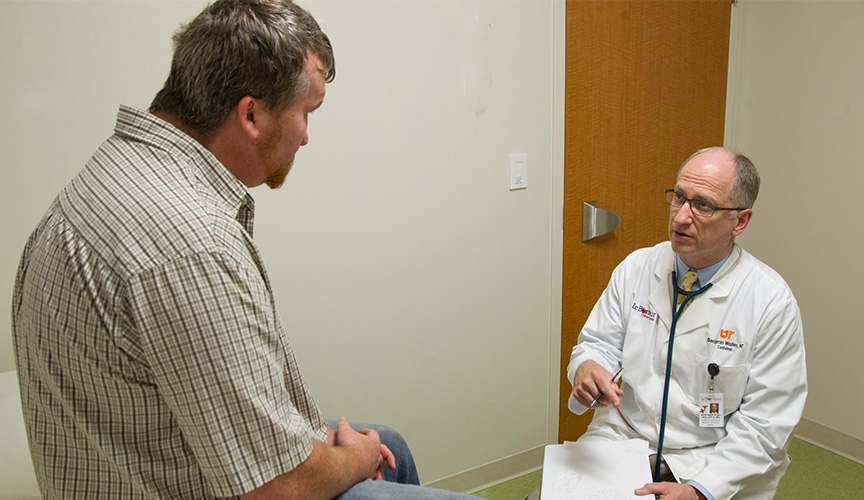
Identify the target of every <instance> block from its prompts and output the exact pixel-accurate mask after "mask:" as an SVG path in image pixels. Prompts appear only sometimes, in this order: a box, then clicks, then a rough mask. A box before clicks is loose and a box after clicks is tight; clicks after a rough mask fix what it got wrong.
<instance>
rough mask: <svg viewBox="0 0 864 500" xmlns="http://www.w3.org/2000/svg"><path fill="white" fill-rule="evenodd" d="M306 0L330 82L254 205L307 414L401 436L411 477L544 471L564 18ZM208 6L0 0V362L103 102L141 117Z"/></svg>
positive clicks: (518, 5)
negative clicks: (302, 138) (274, 185)
mask: <svg viewBox="0 0 864 500" xmlns="http://www.w3.org/2000/svg"><path fill="white" fill-rule="evenodd" d="M300 3H301V5H304V6H305V7H306V8H307V9H309V10H310V11H311V12H312V13H313V15H315V16H316V18H317V19H318V20H319V22H320V23H321V25H322V27H323V28H324V30H325V31H326V32H327V33H328V34H329V35H330V37H331V39H332V41H333V44H334V46H335V50H336V61H337V78H336V80H335V82H334V83H333V84H332V85H330V86H329V87H328V89H327V98H326V100H325V103H324V106H323V107H322V108H321V109H320V110H318V111H316V112H315V113H314V115H312V117H311V125H310V139H311V142H310V144H309V145H308V146H307V147H306V148H304V149H303V150H302V151H301V152H300V154H299V155H298V161H297V164H296V165H295V168H294V170H293V171H292V173H291V175H290V176H289V179H288V181H287V183H286V185H285V187H284V188H282V189H281V190H279V191H274V192H270V191H267V190H266V188H259V189H256V190H254V191H253V194H254V196H255V197H256V201H257V219H256V240H257V242H258V244H259V246H260V249H261V251H262V254H263V255H264V258H265V261H266V262H267V264H268V268H269V272H270V276H271V278H272V280H273V282H274V289H275V294H276V299H277V303H278V304H279V308H280V312H281V315H282V317H283V320H284V322H285V324H286V327H287V330H288V332H289V337H290V340H291V342H292V344H293V345H294V348H295V350H296V352H297V356H298V358H299V360H300V363H301V368H302V369H303V371H304V374H305V375H306V377H307V379H308V380H309V382H310V384H311V386H312V389H313V391H314V392H315V393H316V395H317V398H318V402H319V403H320V405H321V407H322V408H323V410H324V412H325V413H326V414H327V415H328V416H332V417H338V416H347V417H349V418H351V419H353V420H359V421H372V422H377V423H385V424H389V425H392V426H394V427H396V428H398V429H401V430H402V431H403V432H404V434H405V435H406V437H407V438H408V440H409V442H410V443H411V444H412V446H413V448H414V451H415V454H416V457H417V459H418V465H419V467H420V471H421V479H422V480H423V481H424V482H430V481H438V480H441V479H442V478H447V477H448V476H451V475H453V474H457V473H463V472H465V471H472V470H473V471H474V472H475V473H474V475H473V476H472V475H471V473H469V474H468V476H470V477H469V480H468V481H467V482H466V481H462V482H458V481H456V482H453V481H452V478H451V480H446V479H445V480H444V481H443V482H439V484H442V485H444V486H448V485H451V486H452V485H455V486H456V487H458V488H465V489H467V488H469V487H471V486H472V485H473V484H471V483H472V481H473V482H474V483H477V482H483V481H484V480H486V479H485V478H486V477H487V476H489V475H490V474H491V476H489V480H493V479H499V478H500V477H501V474H502V471H504V472H503V473H506V472H507V471H508V470H512V472H518V471H521V470H524V468H526V467H529V466H536V465H539V460H540V458H541V457H542V448H540V447H542V446H543V445H545V444H546V443H547V442H548V441H549V439H550V438H549V436H550V434H551V435H552V436H553V439H554V432H555V429H554V424H555V418H554V417H553V415H555V414H556V411H557V410H555V409H554V408H557V406H556V403H555V402H554V401H553V400H550V398H549V395H550V394H553V395H554V394H555V393H556V389H554V385H555V384H557V379H558V374H557V367H556V369H552V368H551V361H550V360H557V357H556V356H557V349H558V346H557V340H555V339H556V338H557V335H558V333H557V322H558V321H559V320H558V314H559V312H558V311H559V306H557V304H558V303H559V302H560V300H559V299H558V298H557V294H556V292H555V291H556V290H559V292H558V293H560V284H559V282H558V277H557V276H558V274H556V271H555V269H556V268H558V267H560V264H559V261H560V256H559V257H557V258H553V255H555V254H556V250H555V248H556V247H555V245H556V244H558V243H556V241H559V240H560V238H559V236H558V235H559V233H560V229H557V230H556V229H553V224H556V225H557V228H560V201H559V202H558V205H557V207H558V208H554V209H553V199H555V194H554V193H555V192H556V189H557V190H558V191H557V192H560V185H559V186H557V187H556V186H555V185H554V183H555V176H556V175H557V176H558V179H559V182H560V171H561V169H560V168H558V169H557V170H555V169H553V162H554V161H559V162H560V161H561V156H562V155H561V154H560V153H559V152H557V151H558V149H560V148H556V147H553V138H554V137H560V127H559V126H558V125H556V123H560V112H553V99H555V95H557V94H556V93H555V92H558V90H556V88H559V87H558V84H556V83H555V82H553V71H554V70H553V57H555V56H556V54H558V55H559V56H560V54H561V51H560V47H561V46H560V45H559V46H558V48H556V47H553V38H554V37H555V36H556V35H555V33H556V29H557V28H555V24H556V22H558V23H559V24H560V22H559V21H556V19H558V20H560V19H563V16H558V17H554V16H553V11H556V10H557V11H562V10H563V9H562V4H560V2H559V3H558V4H554V3H553V2H552V1H551V0H521V1H495V2H489V1H482V0H481V1H458V2H456V1H444V0H441V1H435V0H425V1H398V2H397V1H378V0H362V1H333V0H307V1H305V2H304V1H301V2H300ZM202 5H203V2H200V1H191V2H188V1H183V2H181V1H171V2H167V1H161V2H152V1H111V2H106V1H102V2H83V1H52V2H36V1H25V2H8V1H3V2H0V60H2V69H0V89H2V92H0V109H3V111H4V119H3V120H0V150H2V151H3V158H4V160H3V167H2V168H3V173H4V182H3V183H2V184H0V198H2V200H3V211H2V214H0V231H2V234H3V239H2V241H0V284H2V286H0V304H2V309H0V317H2V318H4V319H3V320H2V321H0V370H10V369H13V367H14V364H13V356H12V351H11V349H12V347H11V340H10V326H9V320H8V318H9V303H10V301H11V286H12V282H13V279H14V273H15V267H16V265H17V260H18V256H19V255H20V251H21V248H22V247H23V245H24V242H25V240H26V238H27V235H28V234H29V232H30V230H31V229H32V228H33V226H35V224H36V223H37V221H38V220H39V218H40V216H41V214H42V212H43V211H44V209H45V208H46V207H47V205H48V203H49V202H50V200H51V199H52V198H53V196H54V195H55V194H56V192H57V191H58V190H59V189H60V188H61V187H62V186H63V185H64V184H65V183H66V182H67V181H68V179H69V178H70V177H71V176H72V175H74V173H75V172H77V170H78V169H79V168H80V167H81V166H82V165H83V163H84V162H86V160H87V158H88V157H89V155H90V154H91V152H92V151H93V149H94V148H96V147H97V146H98V144H99V143H100V142H101V141H102V140H103V139H104V138H106V137H107V136H108V135H109V134H110V133H111V130H112V128H113V125H114V117H115V113H116V110H117V106H118V105H119V104H120V103H125V104H130V105H134V106H139V107H146V106H147V105H148V104H149V102H150V99H151V98H152V96H153V94H154V93H155V92H156V91H157V90H158V88H159V87H160V86H161V83H162V81H163V80H164V78H165V76H166V75H167V71H168V66H169V62H170V53H171V48H170V35H171V33H172V32H173V30H174V29H175V28H176V27H177V26H178V24H179V23H180V22H181V21H184V20H188V19H190V18H191V16H193V15H194V14H195V13H197V11H198V10H199V9H200V7H201V6H202ZM558 33H559V34H560V32H558ZM559 90H560V88H559ZM559 93H560V92H559ZM554 107H555V108H556V109H562V108H563V106H560V103H559V105H557V106H554ZM556 116H558V121H557V122H556V121H555V120H556V118H555V117H556ZM556 127H559V128H556ZM556 134H557V135H556ZM509 153H527V155H528V165H529V167H528V169H529V170H528V188H527V189H525V190H520V191H513V192H511V191H509V189H508V177H507V157H508V154H509ZM559 274H560V273H559ZM507 457H516V460H514V459H511V458H507ZM502 459H504V460H503V462H501V460H502ZM520 460H521V461H520ZM490 463H491V464H493V465H494V464H498V465H501V464H502V463H503V464H504V468H503V469H502V468H497V469H496V468H495V467H492V469H491V470H492V471H491V472H490V469H489V466H488V465H489V464H490ZM508 463H512V464H516V465H511V466H507V464H508ZM481 466H486V467H485V468H484V467H481ZM477 467H480V469H475V468H477ZM507 467H510V468H509V469H508V468H507ZM516 469H519V470H516ZM463 476H464V474H463ZM448 481H451V482H448Z"/></svg>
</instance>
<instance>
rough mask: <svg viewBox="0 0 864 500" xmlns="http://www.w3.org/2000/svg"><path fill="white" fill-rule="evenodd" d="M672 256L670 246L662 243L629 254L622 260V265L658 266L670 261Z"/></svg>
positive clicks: (667, 243) (665, 242)
mask: <svg viewBox="0 0 864 500" xmlns="http://www.w3.org/2000/svg"><path fill="white" fill-rule="evenodd" d="M673 255H674V253H673V252H672V244H671V243H669V242H668V241H663V242H660V243H657V244H656V245H654V246H650V247H642V248H638V249H636V250H634V251H632V252H630V254H629V255H627V257H625V258H624V260H623V261H622V264H631V265H638V266H640V267H644V266H646V265H651V264H658V263H660V262H663V261H666V260H671V259H672V257H673ZM651 269H653V266H652V267H651Z"/></svg>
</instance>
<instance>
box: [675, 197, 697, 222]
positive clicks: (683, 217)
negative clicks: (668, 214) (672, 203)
mask: <svg viewBox="0 0 864 500" xmlns="http://www.w3.org/2000/svg"><path fill="white" fill-rule="evenodd" d="M673 210H675V211H676V212H675V214H674V215H673V216H672V220H674V221H675V222H678V223H680V224H685V223H688V222H690V221H692V220H693V218H694V217H695V216H694V215H693V210H692V208H691V207H690V203H689V202H684V204H683V205H681V206H680V207H678V208H673Z"/></svg>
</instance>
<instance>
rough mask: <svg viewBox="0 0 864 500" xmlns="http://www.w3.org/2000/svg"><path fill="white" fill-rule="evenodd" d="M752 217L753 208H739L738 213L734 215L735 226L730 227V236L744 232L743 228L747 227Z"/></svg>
mask: <svg viewBox="0 0 864 500" xmlns="http://www.w3.org/2000/svg"><path fill="white" fill-rule="evenodd" d="M752 218H753V209H752V208H746V209H744V210H739V211H738V215H737V216H736V217H735V227H734V228H733V229H732V236H738V235H739V234H741V233H743V232H744V229H746V228H747V225H748V224H750V220H751V219H752Z"/></svg>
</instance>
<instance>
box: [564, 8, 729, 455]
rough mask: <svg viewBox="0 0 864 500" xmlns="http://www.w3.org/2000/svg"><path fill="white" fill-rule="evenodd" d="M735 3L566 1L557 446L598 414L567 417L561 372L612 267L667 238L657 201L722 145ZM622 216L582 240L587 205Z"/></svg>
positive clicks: (665, 210) (664, 213)
mask: <svg viewBox="0 0 864 500" xmlns="http://www.w3.org/2000/svg"><path fill="white" fill-rule="evenodd" d="M731 9H732V6H731V2H730V0H690V1H683V0H654V1H643V0H615V1H611V0H599V1H594V0H568V1H567V46H566V51H567V52H566V54H567V55H566V57H567V68H566V91H565V92H566V96H565V170H564V204H565V207H564V264H563V287H562V288H563V298H562V301H563V311H562V318H561V324H562V332H561V333H562V343H561V372H560V373H561V394H560V402H561V406H560V415H559V416H560V419H559V424H558V438H559V441H564V440H567V441H572V440H575V439H576V438H577V437H579V436H580V435H582V433H584V431H585V428H586V427H587V426H588V423H589V422H590V420H591V418H592V417H593V413H594V412H593V411H588V412H587V413H586V414H585V415H583V416H581V417H580V416H576V415H573V414H572V413H571V412H570V411H569V410H568V409H567V400H568V397H569V395H570V392H571V390H572V385H571V382H570V381H568V380H567V374H566V373H565V369H566V367H567V364H568V363H569V361H570V352H571V350H572V348H573V346H574V345H575V343H576V339H577V337H578V335H579V330H580V329H581V328H582V325H583V324H584V322H585V320H586V319H587V317H588V313H589V312H590V311H591V308H592V307H593V306H594V302H596V300H597V298H598V297H599V296H600V293H601V292H602V291H603V289H604V288H605V286H606V283H607V282H608V280H609V276H610V274H611V272H612V269H613V268H614V267H615V265H616V264H618V263H619V262H620V261H621V260H622V259H623V258H624V257H625V256H626V255H627V254H628V253H630V252H631V251H633V250H635V249H636V248H639V247H643V246H649V245H653V244H655V243H658V242H660V241H663V240H666V239H668V235H667V230H666V227H667V219H668V214H669V206H668V205H667V204H666V202H665V201H664V198H663V196H664V194H663V191H664V190H665V189H668V188H670V187H672V186H673V185H674V183H675V177H676V174H677V170H678V167H679V166H680V164H681V163H682V162H683V161H684V160H685V159H686V158H687V157H688V156H690V154H691V153H693V152H695V151H696V150H697V149H700V148H703V147H707V146H721V145H723V128H724V118H725V113H726V75H727V66H728V59H729V57H728V54H729V28H730V17H731ZM593 200H597V207H598V208H602V209H605V210H609V211H612V212H614V213H616V214H618V215H619V216H620V217H621V219H622V223H621V225H620V226H619V227H618V229H616V230H615V231H614V232H613V233H611V234H609V235H606V236H602V237H599V238H597V239H594V240H590V241H588V242H582V203H583V202H585V201H593Z"/></svg>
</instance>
